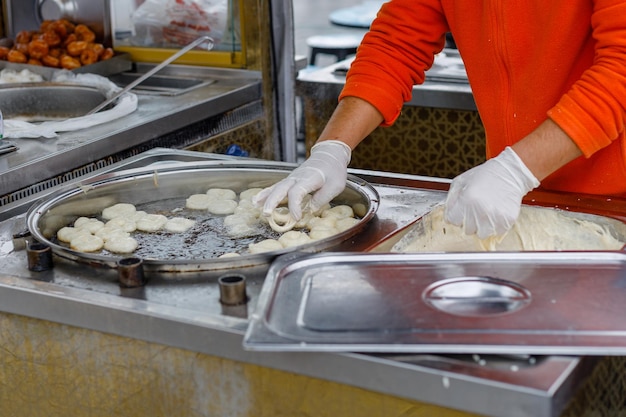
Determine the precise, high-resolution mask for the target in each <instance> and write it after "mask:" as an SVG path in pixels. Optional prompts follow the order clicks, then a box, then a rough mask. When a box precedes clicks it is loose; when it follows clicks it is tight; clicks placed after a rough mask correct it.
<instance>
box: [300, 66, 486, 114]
mask: <svg viewBox="0 0 626 417" xmlns="http://www.w3.org/2000/svg"><path fill="white" fill-rule="evenodd" d="M353 60H354V58H348V59H346V60H344V61H340V62H337V63H335V64H333V65H330V66H328V67H324V68H310V69H307V70H305V71H300V73H299V74H298V85H299V88H302V89H307V90H306V91H309V90H308V89H310V90H311V91H310V94H311V95H312V96H315V95H316V92H315V90H316V89H317V90H318V94H323V95H324V96H325V97H338V96H339V93H340V92H341V90H342V88H343V86H344V84H345V81H346V79H345V74H346V72H347V70H348V69H349V68H350V64H351V63H352V61H353ZM463 74H464V70H463ZM463 74H459V71H458V69H455V71H454V72H451V74H450V75H449V76H448V75H447V74H446V71H445V68H444V67H440V66H437V65H434V66H433V68H431V69H430V70H429V71H427V72H426V81H425V82H424V83H423V84H421V85H416V86H414V87H413V95H412V97H411V100H409V101H408V102H407V103H405V105H407V106H422V107H435V108H445V109H455V110H476V103H475V102H474V98H473V95H472V89H471V87H470V85H469V83H468V82H467V77H463ZM321 86H323V88H322V87H321ZM320 89H321V90H323V92H320V91H319V90H320Z"/></svg>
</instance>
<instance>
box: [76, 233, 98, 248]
mask: <svg viewBox="0 0 626 417" xmlns="http://www.w3.org/2000/svg"><path fill="white" fill-rule="evenodd" d="M103 246H104V241H103V240H102V239H100V238H99V237H98V236H94V235H92V234H87V233H82V234H78V235H76V236H75V237H74V238H73V239H72V241H71V242H70V248H72V249H74V250H77V251H79V252H98V251H99V250H100V249H102V247H103Z"/></svg>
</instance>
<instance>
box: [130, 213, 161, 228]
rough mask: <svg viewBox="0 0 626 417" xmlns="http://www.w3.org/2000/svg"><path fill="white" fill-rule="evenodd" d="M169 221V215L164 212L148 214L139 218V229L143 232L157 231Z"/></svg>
mask: <svg viewBox="0 0 626 417" xmlns="http://www.w3.org/2000/svg"><path fill="white" fill-rule="evenodd" d="M165 223H167V217H165V216H164V215H162V214H146V215H145V216H143V217H142V218H140V219H139V220H137V230H140V231H142V232H156V231H158V230H161V229H162V228H163V226H165Z"/></svg>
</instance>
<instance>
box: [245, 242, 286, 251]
mask: <svg viewBox="0 0 626 417" xmlns="http://www.w3.org/2000/svg"><path fill="white" fill-rule="evenodd" d="M280 249H283V245H282V244H281V243H280V242H279V241H277V240H276V239H265V240H262V241H260V242H258V243H250V244H249V245H248V250H249V251H250V253H263V252H271V251H275V250H280Z"/></svg>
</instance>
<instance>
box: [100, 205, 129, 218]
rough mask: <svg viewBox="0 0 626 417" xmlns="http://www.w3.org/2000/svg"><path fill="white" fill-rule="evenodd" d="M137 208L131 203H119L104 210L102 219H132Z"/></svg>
mask: <svg viewBox="0 0 626 417" xmlns="http://www.w3.org/2000/svg"><path fill="white" fill-rule="evenodd" d="M136 211H137V208H136V207H135V206H134V205H132V204H129V203H117V204H114V205H112V206H110V207H107V208H105V209H104V210H102V218H103V219H105V220H111V219H113V218H115V217H131V216H132V215H133V214H135V212H136Z"/></svg>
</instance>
